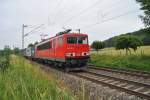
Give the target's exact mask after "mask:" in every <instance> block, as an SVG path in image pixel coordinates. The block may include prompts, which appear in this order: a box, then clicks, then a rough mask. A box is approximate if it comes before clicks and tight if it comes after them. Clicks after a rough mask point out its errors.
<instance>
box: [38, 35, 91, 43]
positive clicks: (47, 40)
mask: <svg viewBox="0 0 150 100" xmlns="http://www.w3.org/2000/svg"><path fill="white" fill-rule="evenodd" d="M62 36H88V35H87V34H83V33H66V34H62V35H58V36H54V37H51V38H48V39H46V40H44V41H41V42H39V43H38V44H37V45H36V46H39V45H41V44H43V43H46V42H49V41H50V40H51V39H53V38H57V37H62Z"/></svg>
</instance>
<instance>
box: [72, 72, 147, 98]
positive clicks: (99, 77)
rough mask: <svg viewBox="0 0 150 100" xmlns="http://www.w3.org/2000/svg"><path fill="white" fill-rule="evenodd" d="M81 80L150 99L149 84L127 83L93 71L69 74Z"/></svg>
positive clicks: (124, 80) (127, 81)
mask: <svg viewBox="0 0 150 100" xmlns="http://www.w3.org/2000/svg"><path fill="white" fill-rule="evenodd" d="M71 74H72V75H75V76H78V77H80V78H83V79H87V80H89V81H92V82H94V83H97V84H103V85H105V86H109V87H111V88H114V89H118V90H121V91H123V92H126V93H129V94H132V95H136V96H139V97H141V98H144V99H150V84H145V83H140V82H136V81H129V80H126V79H121V78H116V77H112V76H108V75H104V74H100V73H96V72H94V71H90V70H87V71H85V72H79V73H71Z"/></svg>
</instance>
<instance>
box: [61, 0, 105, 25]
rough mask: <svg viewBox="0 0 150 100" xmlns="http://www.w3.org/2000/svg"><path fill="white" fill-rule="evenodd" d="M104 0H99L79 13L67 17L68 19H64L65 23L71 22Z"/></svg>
mask: <svg viewBox="0 0 150 100" xmlns="http://www.w3.org/2000/svg"><path fill="white" fill-rule="evenodd" d="M102 1H103V0H97V1H96V2H95V3H94V4H93V5H91V6H89V7H87V8H85V9H83V10H82V11H80V12H79V13H77V14H76V15H73V16H71V17H70V18H69V19H67V20H66V21H64V23H63V25H64V24H66V23H68V22H70V21H71V20H73V19H74V18H76V17H79V16H80V15H82V14H83V13H85V12H87V11H89V9H91V8H93V7H95V6H96V5H98V4H99V3H100V2H102Z"/></svg>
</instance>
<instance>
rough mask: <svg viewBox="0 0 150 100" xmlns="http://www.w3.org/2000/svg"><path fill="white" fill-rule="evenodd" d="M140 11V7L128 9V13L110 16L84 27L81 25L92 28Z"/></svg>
mask: <svg viewBox="0 0 150 100" xmlns="http://www.w3.org/2000/svg"><path fill="white" fill-rule="evenodd" d="M139 11H140V10H139V9H136V10H132V11H128V12H126V13H123V14H120V15H117V16H114V17H111V18H108V19H106V20H103V21H101V23H100V22H97V23H93V24H89V25H86V26H83V27H81V29H86V28H91V27H93V26H95V25H98V24H102V23H105V22H108V21H111V20H115V19H117V18H120V17H122V16H126V15H129V14H132V13H136V12H139Z"/></svg>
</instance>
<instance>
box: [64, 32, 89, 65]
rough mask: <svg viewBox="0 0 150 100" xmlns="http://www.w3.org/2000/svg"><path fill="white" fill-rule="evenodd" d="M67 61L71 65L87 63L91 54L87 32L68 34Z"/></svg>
mask: <svg viewBox="0 0 150 100" xmlns="http://www.w3.org/2000/svg"><path fill="white" fill-rule="evenodd" d="M65 57H66V61H67V62H68V63H70V64H71V65H76V66H84V65H86V63H87V61H88V59H89V58H90V56H89V45H88V36H87V35H86V34H78V33H71V34H66V52H65Z"/></svg>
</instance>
